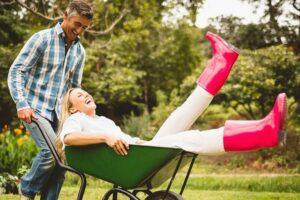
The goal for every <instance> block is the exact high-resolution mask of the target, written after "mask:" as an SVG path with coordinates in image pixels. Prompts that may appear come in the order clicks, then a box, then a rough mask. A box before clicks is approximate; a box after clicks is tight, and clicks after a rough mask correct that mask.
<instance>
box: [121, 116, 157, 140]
mask: <svg viewBox="0 0 300 200" xmlns="http://www.w3.org/2000/svg"><path fill="white" fill-rule="evenodd" d="M150 121H151V119H150V115H149V113H148V112H147V111H144V112H143V114H142V115H141V116H136V115H135V114H134V113H133V112H131V113H130V115H129V116H127V117H124V118H123V125H122V130H123V131H124V132H125V133H127V134H129V135H131V136H136V137H139V138H141V139H146V140H148V139H151V138H152V137H153V134H154V129H153V128H152V127H151V125H150Z"/></svg>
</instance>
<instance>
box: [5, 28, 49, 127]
mask: <svg viewBox="0 0 300 200" xmlns="http://www.w3.org/2000/svg"><path fill="white" fill-rule="evenodd" d="M43 48H44V42H43V38H42V37H41V35H40V34H38V33H36V34H34V35H33V36H32V37H31V38H30V39H29V40H28V41H27V42H26V44H25V45H24V47H23V48H22V50H21V52H20V53H19V55H18V56H17V58H16V59H15V61H14V62H13V64H12V66H11V67H10V69H9V73H8V79H7V83H8V87H9V91H10V94H11V96H12V99H13V100H14V102H15V103H16V106H17V110H18V117H19V118H20V119H23V120H25V121H26V122H29V123H30V121H31V120H30V118H31V116H34V112H33V110H32V109H31V108H30V106H29V104H28V102H27V100H26V98H25V81H26V78H27V76H26V73H27V72H28V71H29V70H30V69H31V68H32V67H33V66H34V65H35V64H36V62H37V61H38V59H39V58H40V56H41V54H42V51H43Z"/></svg>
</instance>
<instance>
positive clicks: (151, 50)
mask: <svg viewBox="0 0 300 200" xmlns="http://www.w3.org/2000/svg"><path fill="white" fill-rule="evenodd" d="M241 1H247V2H248V3H250V4H253V5H255V4H264V5H265V7H264V8H265V9H264V10H263V12H264V13H263V16H264V20H261V21H260V22H259V23H250V24H244V23H243V22H242V19H241V18H239V17H236V16H226V17H225V16H218V17H216V18H213V19H210V23H209V25H208V26H206V27H204V28H199V27H197V26H196V15H197V11H198V10H199V8H201V6H202V5H203V3H204V2H205V0H148V1H144V0H106V1H91V2H92V3H93V7H94V12H95V19H94V21H93V25H92V27H91V28H90V30H88V31H87V32H85V34H84V35H83V36H82V37H81V42H82V43H83V45H84V47H85V49H86V52H87V59H86V63H85V69H84V75H83V83H82V86H83V88H84V89H85V90H87V91H88V92H90V93H91V94H92V95H93V96H94V98H95V100H96V102H97V105H98V107H97V113H98V114H99V115H105V116H107V117H109V118H111V119H113V120H115V121H116V122H117V124H119V125H120V126H121V127H122V128H123V130H124V131H125V132H127V133H129V134H132V135H136V136H139V137H141V138H145V139H150V138H151V137H153V135H154V134H155V132H156V131H157V130H158V128H159V127H160V125H161V124H162V123H163V121H164V120H165V119H166V118H167V116H168V115H169V114H170V113H171V112H172V110H174V109H175V108H176V106H178V105H180V104H181V103H182V102H183V101H184V99H185V98H186V97H187V96H188V95H189V94H190V92H191V91H192V90H193V88H194V87H195V81H196V79H197V77H198V76H199V74H200V73H201V71H202V70H203V69H204V67H205V65H206V63H207V61H208V60H209V58H210V57H211V49H210V45H209V43H208V42H207V41H206V40H205V33H206V32H207V31H212V32H215V33H218V34H220V35H221V36H222V37H224V38H225V39H227V40H228V41H230V42H231V43H232V44H234V45H235V46H237V47H238V48H240V50H241V53H240V54H241V55H240V57H239V59H238V61H237V63H236V64H235V66H234V68H233V71H232V73H231V75H230V77H229V79H228V81H227V83H226V85H225V86H224V87H223V89H222V90H221V92H220V93H219V94H218V95H217V96H216V97H215V99H214V100H213V102H212V104H211V105H210V106H209V108H208V109H207V110H206V112H205V113H204V114H203V116H201V117H200V118H199V119H198V120H197V122H196V123H195V125H194V126H193V128H197V129H201V130H205V129H211V128H217V127H220V126H222V125H223V124H224V122H225V121H226V120H227V119H259V118H261V117H263V116H264V115H266V114H267V113H268V112H269V110H270V108H271V107H272V105H273V103H274V100H275V97H276V95H277V94H278V93H280V92H286V93H287V96H288V109H289V113H288V120H287V126H286V129H287V130H286V132H287V146H286V147H280V148H276V149H271V150H263V151H259V152H255V153H247V154H238V155H236V154H234V155H231V154H230V155H227V156H225V157H224V156H223V157H213V158H212V157H208V158H205V157H203V158H201V164H205V163H206V164H207V165H208V166H210V167H209V168H208V169H211V168H214V169H215V167H212V166H225V167H226V168H227V169H232V168H239V169H244V170H257V171H259V170H263V171H269V172H271V171H274V170H275V172H276V170H277V171H278V172H285V173H300V165H299V161H300V153H299V152H300V151H299V150H300V145H299V138H300V101H299V99H300V59H299V53H300V35H299V34H300V33H299V32H300V25H299V23H298V24H296V25H295V24H293V23H289V21H287V23H285V24H284V25H283V24H281V23H279V22H278V18H279V17H280V16H282V15H283V12H282V10H283V5H284V4H290V5H292V6H291V10H289V12H288V15H287V16H286V17H287V18H288V19H290V20H293V19H299V17H300V15H299V13H300V10H299V5H297V3H296V1H294V0H278V1H270V0H241ZM0 5H1V7H0V112H1V116H0V127H1V128H2V132H1V133H0V155H1V156H0V173H3V172H8V173H10V174H13V175H16V176H18V175H19V176H20V175H21V174H23V173H24V172H25V171H26V169H27V168H28V167H29V166H30V162H31V159H32V157H33V156H34V154H35V153H36V151H37V149H36V147H35V145H34V144H33V142H32V140H31V139H30V137H29V134H28V133H27V132H26V131H25V130H24V129H23V127H22V126H20V122H19V121H18V120H17V118H16V108H15V104H14V103H13V101H12V99H11V97H10V95H9V91H8V88H7V83H6V80H7V74H8V70H9V67H10V66H11V64H12V62H13V60H14V59H15V58H16V56H17V54H18V53H19V51H20V49H21V48H22V46H23V45H24V43H25V42H26V40H27V39H28V38H29V37H30V36H31V35H32V34H33V33H35V32H37V31H39V30H42V29H45V28H50V27H52V26H54V25H55V24H56V23H57V19H54V16H61V12H60V11H61V10H64V8H65V7H66V5H67V1H63V0H46V1H40V0H31V1H14V0H12V1H9V0H7V1H6V0H1V1H0ZM175 7H176V8H177V7H179V8H182V9H186V10H187V11H188V14H187V15H186V16H184V17H182V18H180V19H179V20H177V21H176V22H172V23H171V22H167V21H165V20H163V19H164V17H165V16H166V15H172V11H173V10H174V8H175ZM38 14H39V15H38ZM46 16H48V19H46ZM114 22H116V23H115V24H114ZM111 25H113V26H111ZM110 28H111V29H110ZM93 30H97V31H93ZM100 30H103V31H100ZM104 30H105V31H104ZM222 169H223V168H222Z"/></svg>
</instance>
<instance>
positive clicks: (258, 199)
mask: <svg viewBox="0 0 300 200" xmlns="http://www.w3.org/2000/svg"><path fill="white" fill-rule="evenodd" d="M77 191H78V188H76V187H63V189H62V191H61V194H60V198H59V199H60V200H72V199H76V194H77ZM105 191H106V189H99V188H98V189H97V188H87V190H86V192H85V196H84V199H85V200H96V199H101V198H102V196H103V194H104V192H105ZM183 197H184V199H187V200H201V199H203V200H232V199H234V200H245V199H249V200H252V199H255V200H297V199H300V194H299V193H279V192H248V191H207V190H191V189H187V190H186V191H185V192H184V194H183ZM0 199H1V200H19V196H18V195H0ZM121 199H124V200H125V199H126V198H124V197H123V198H121Z"/></svg>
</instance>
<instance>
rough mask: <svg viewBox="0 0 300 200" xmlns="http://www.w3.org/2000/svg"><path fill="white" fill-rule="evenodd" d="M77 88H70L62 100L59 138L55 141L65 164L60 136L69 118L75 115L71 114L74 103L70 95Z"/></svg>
mask: <svg viewBox="0 0 300 200" xmlns="http://www.w3.org/2000/svg"><path fill="white" fill-rule="evenodd" d="M74 89H77V88H70V89H69V90H68V91H67V92H66V94H65V95H64V97H63V99H62V104H61V114H60V118H59V124H58V131H57V132H58V134H57V135H58V137H57V139H56V141H55V144H56V148H57V152H58V155H59V156H60V158H61V160H62V161H63V162H64V161H65V154H64V150H63V148H62V147H63V143H62V141H61V140H60V134H61V131H62V128H63V125H64V123H65V121H66V120H67V119H68V117H69V116H70V115H71V114H73V113H72V112H71V107H72V103H71V101H70V94H71V92H72V91H73V90H74Z"/></svg>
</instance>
